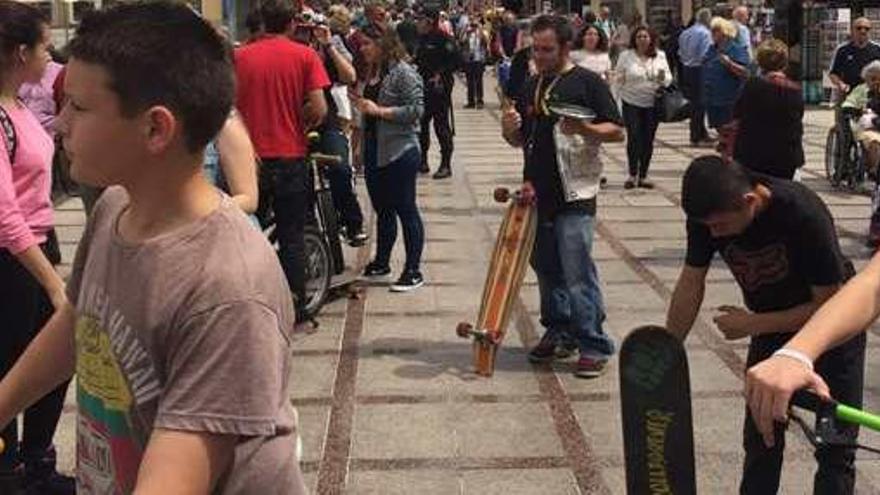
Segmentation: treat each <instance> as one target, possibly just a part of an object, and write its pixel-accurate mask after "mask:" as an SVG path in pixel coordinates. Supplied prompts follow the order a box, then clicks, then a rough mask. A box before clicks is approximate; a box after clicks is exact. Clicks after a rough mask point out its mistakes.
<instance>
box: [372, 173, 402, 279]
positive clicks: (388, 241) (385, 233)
mask: <svg viewBox="0 0 880 495" xmlns="http://www.w3.org/2000/svg"><path fill="white" fill-rule="evenodd" d="M364 172H365V178H366V182H367V191H368V192H369V194H370V201H371V202H372V203H373V209H374V210H376V256H375V257H373V262H372V263H373V264H374V265H375V266H377V267H380V268H383V269H385V268H388V267H389V265H390V264H391V250H392V249H393V248H394V242H395V241H397V217H396V216H395V214H394V210H393V209H392V208H391V199H392V198H393V197H394V194H395V189H394V184H393V183H391V181H390V180H389V179H388V175H389V173H388V170H387V167H385V168H378V167H373V166H370V164H367V167H366V168H365V171H364ZM389 186H390V189H389Z"/></svg>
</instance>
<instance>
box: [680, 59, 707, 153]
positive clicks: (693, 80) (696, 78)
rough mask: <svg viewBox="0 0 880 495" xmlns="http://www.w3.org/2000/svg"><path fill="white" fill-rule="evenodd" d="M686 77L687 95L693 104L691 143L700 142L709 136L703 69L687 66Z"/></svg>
mask: <svg viewBox="0 0 880 495" xmlns="http://www.w3.org/2000/svg"><path fill="white" fill-rule="evenodd" d="M684 79H685V81H686V84H685V85H683V88H684V87H687V92H686V94H685V97H686V98H687V99H688V101H689V102H690V105H691V118H690V141H691V144H699V143H700V142H701V141H704V140H705V139H706V138H708V137H709V131H708V130H706V113H705V110H704V109H703V102H702V87H703V85H702V80H701V79H702V69H701V68H700V67H685V68H684Z"/></svg>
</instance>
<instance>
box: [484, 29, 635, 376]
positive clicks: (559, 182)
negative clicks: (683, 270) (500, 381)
mask: <svg viewBox="0 0 880 495" xmlns="http://www.w3.org/2000/svg"><path fill="white" fill-rule="evenodd" d="M531 29H532V37H533V40H534V43H533V45H532V52H533V58H534V61H535V66H536V68H537V69H538V72H539V73H538V74H537V75H536V76H533V77H531V78H530V79H529V81H528V82H527V83H526V85H525V88H524V90H523V94H522V97H521V98H517V99H516V100H517V101H518V104H517V108H516V109H513V108H510V109H507V110H506V111H505V112H504V115H503V117H502V121H501V124H502V131H503V135H504V139H505V140H506V141H507V142H508V143H510V144H511V145H512V146H517V147H519V146H522V147H523V148H524V149H525V169H524V172H523V179H524V182H523V186H522V191H523V196H524V197H525V198H529V199H530V198H534V200H536V201H537V209H538V229H537V237H536V241H535V250H534V252H533V254H532V267H533V268H534V269H535V273H536V274H537V276H538V285H539V290H540V293H541V324H542V325H544V326H545V327H546V328H547V331H546V332H545V333H544V336H543V338H542V339H541V342H540V343H539V344H538V345H537V347H535V348H534V349H532V351H531V352H530V353H529V360H531V361H533V362H546V361H551V360H553V359H555V358H556V357H558V356H561V355H563V353H564V352H563V351H565V348H566V347H568V348H571V346H572V344H574V345H576V347H577V349H579V350H580V359H579V360H578V362H577V366H576V368H575V375H576V376H579V377H582V378H592V377H596V376H599V375H600V374H601V373H602V372H603V371H604V369H605V365H606V363H607V361H608V359H609V358H610V357H611V355H612V354H613V353H614V342H613V341H612V340H611V338H610V337H609V336H608V335H607V334H606V333H605V331H604V330H603V328H602V322H603V321H604V320H605V311H604V308H603V305H602V292H601V287H600V286H599V275H598V272H597V270H596V265H595V263H594V262H593V259H592V256H591V250H592V245H593V229H594V224H595V218H594V217H595V215H596V194H597V193H598V192H599V177H600V175H601V171H602V163H601V161H600V159H599V145H600V144H601V143H603V142H612V141H622V140H623V128H622V126H621V119H620V115H619V113H618V111H617V106H616V105H615V104H614V100H613V99H612V97H611V92H610V90H609V89H608V85H607V84H606V83H605V82H604V81H603V80H602V79H601V78H600V77H599V76H597V75H596V74H594V73H593V72H590V71H588V70H586V69H584V68H581V67H577V66H575V65H574V64H573V63H572V62H571V61H570V60H569V42H570V41H571V40H572V37H573V34H572V28H571V25H570V24H569V22H568V20H567V19H565V18H564V17H560V16H552V15H544V16H540V17H538V18H537V19H536V20H535V21H534V22H533V23H532V28H531ZM552 103H555V104H568V105H574V106H577V107H585V108H588V109H592V110H593V111H594V112H595V114H596V117H595V119H593V120H592V121H587V120H576V119H573V118H569V117H562V118H560V117H558V116H556V115H555V114H552V113H551V112H550V110H549V108H548V107H549V105H550V104H552ZM559 134H562V135H563V136H561V137H560V136H559ZM559 146H566V149H565V150H564V151H566V152H565V153H558V151H559V150H558V149H557V148H558V147H559ZM560 156H565V157H571V158H570V159H566V160H559V159H558V157H560ZM563 177H565V179H566V180H563V179H562V178H563Z"/></svg>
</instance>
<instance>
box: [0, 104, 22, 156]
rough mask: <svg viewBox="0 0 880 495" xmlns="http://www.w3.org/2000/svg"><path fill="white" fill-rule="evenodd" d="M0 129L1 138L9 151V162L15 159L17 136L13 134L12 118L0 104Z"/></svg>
mask: <svg viewBox="0 0 880 495" xmlns="http://www.w3.org/2000/svg"><path fill="white" fill-rule="evenodd" d="M0 130H2V132H3V140H4V141H5V142H6V151H7V152H8V153H9V164H10V165H11V164H12V162H14V161H15V154H16V152H17V151H18V138H17V136H16V135H15V124H13V123H12V118H10V117H9V114H8V113H7V112H6V109H4V108H3V107H2V106H0Z"/></svg>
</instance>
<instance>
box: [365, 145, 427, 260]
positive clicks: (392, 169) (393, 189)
mask: <svg viewBox="0 0 880 495" xmlns="http://www.w3.org/2000/svg"><path fill="white" fill-rule="evenodd" d="M364 165H365V166H364V175H365V178H366V180H367V192H369V194H370V201H372V202H373V208H374V209H375V210H376V257H375V258H374V259H373V261H374V262H375V263H377V264H379V265H382V266H388V265H389V263H390V262H391V249H392V248H393V247H394V242H395V241H396V240H397V219H398V218H400V225H401V226H402V227H403V244H404V248H405V249H406V266H405V268H404V269H405V270H412V271H419V265H420V264H421V260H422V250H423V249H424V247H425V227H424V225H423V224H422V217H421V215H420V214H419V206H418V204H417V203H416V176H418V174H419V167H420V166H421V155H420V154H419V148H418V147H415V146H413V147H412V148H410V149H408V150H407V151H405V152H404V153H403V155H401V157H400V158H398V159H397V160H394V161H393V162H391V163H389V164H387V165H385V166H384V167H378V166H377V164H376V163H375V160H370V159H367V160H365V163H364Z"/></svg>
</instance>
